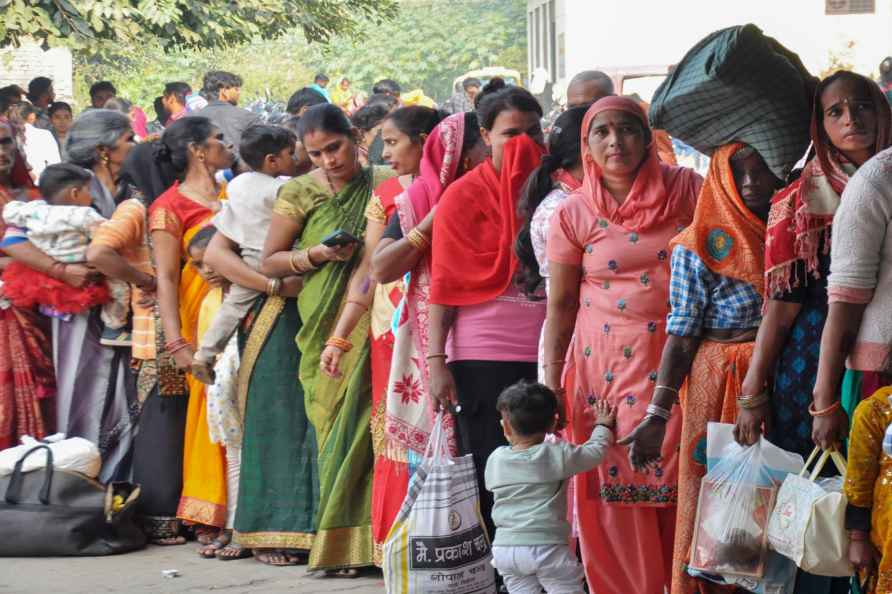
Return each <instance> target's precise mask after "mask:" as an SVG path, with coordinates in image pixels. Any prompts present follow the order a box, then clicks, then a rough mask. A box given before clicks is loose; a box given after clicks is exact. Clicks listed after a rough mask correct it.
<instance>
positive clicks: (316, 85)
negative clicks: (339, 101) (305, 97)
mask: <svg viewBox="0 0 892 594" xmlns="http://www.w3.org/2000/svg"><path fill="white" fill-rule="evenodd" d="M326 87H328V76H327V75H325V74H323V73H321V72H320V73H319V74H317V75H316V76H315V77H314V78H313V84H311V85H310V88H311V89H313V90H314V91H316V92H317V93H319V94H320V95H322V96H323V97H325V101H326V102H328V103H331V95H329V94H328V89H327V88H326Z"/></svg>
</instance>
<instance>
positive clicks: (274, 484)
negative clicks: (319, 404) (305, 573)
mask: <svg viewBox="0 0 892 594" xmlns="http://www.w3.org/2000/svg"><path fill="white" fill-rule="evenodd" d="M295 302H296V300H295V299H283V298H281V297H269V298H267V299H266V300H265V302H264V301H263V300H259V301H258V303H257V305H255V307H254V308H253V310H252V312H253V313H252V314H251V316H250V317H251V318H252V319H253V323H252V324H251V331H250V334H249V335H248V337H247V340H246V341H245V343H244V348H243V350H242V355H241V366H240V369H239V391H238V395H239V407H240V408H241V412H242V418H243V419H244V438H243V443H242V463H241V472H240V474H239V490H238V507H237V508H236V515H235V531H236V534H235V540H236V542H237V543H238V544H240V545H242V546H244V547H252V548H286V549H305V550H310V548H311V546H312V544H313V533H314V532H315V519H316V502H317V501H318V500H319V485H318V482H317V478H318V477H317V474H316V458H317V452H316V434H315V432H314V430H313V426H312V425H311V424H310V423H309V422H308V419H307V414H306V410H305V409H304V398H303V391H302V390H301V386H300V382H299V381H298V366H299V365H300V352H299V351H298V350H297V347H296V346H295V344H294V335H295V334H296V333H297V332H298V330H299V329H300V317H299V316H298V313H297V308H296V307H295Z"/></svg>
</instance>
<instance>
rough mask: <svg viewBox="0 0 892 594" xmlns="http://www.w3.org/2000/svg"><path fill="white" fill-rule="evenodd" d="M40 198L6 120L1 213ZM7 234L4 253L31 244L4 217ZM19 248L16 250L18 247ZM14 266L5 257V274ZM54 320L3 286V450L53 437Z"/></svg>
mask: <svg viewBox="0 0 892 594" xmlns="http://www.w3.org/2000/svg"><path fill="white" fill-rule="evenodd" d="M36 196H37V190H36V189H35V188H34V184H33V183H32V181H31V176H30V175H29V173H28V167H27V166H26V165H25V160H24V159H23V158H22V156H21V154H20V153H19V151H18V148H17V146H16V141H15V132H14V131H13V129H12V126H11V125H10V124H9V123H8V122H7V121H6V120H5V119H3V120H0V212H2V208H3V206H5V205H6V204H8V203H9V202H11V201H13V200H30V199H31V198H35V197H36ZM3 235H5V238H4V241H3V243H0V249H3V250H4V252H5V251H6V248H8V247H11V246H14V245H15V244H16V243H23V242H25V241H27V238H26V236H25V235H24V233H18V232H17V230H16V229H14V228H7V227H6V225H5V224H4V223H3V219H2V217H0V236H3ZM13 249H14V248H13ZM9 263H10V258H9V257H7V256H5V255H4V256H3V257H0V270H2V269H4V268H5V267H6V265H8V264H9ZM73 266H74V265H68V266H53V267H52V268H50V269H49V270H47V271H46V272H47V273H48V274H51V275H53V276H54V278H58V279H60V280H64V281H66V282H69V283H72V284H74V283H76V282H77V280H76V279H75V275H74V274H73V273H75V272H78V270H79V271H80V272H81V273H83V274H82V275H81V280H83V279H84V278H85V277H86V273H87V270H86V267H84V266H81V265H78V270H74V269H71V270H69V268H72V267H73ZM50 346H51V345H50V340H49V322H48V320H47V319H46V318H44V317H43V316H41V315H40V314H38V313H37V311H34V310H31V309H24V308H19V307H16V306H14V305H12V304H11V303H9V302H8V301H6V300H5V299H3V297H2V288H0V450H2V449H5V448H9V447H12V446H14V445H16V444H17V443H18V439H19V437H21V436H22V435H31V436H33V437H36V438H38V439H40V438H42V437H45V436H46V435H47V434H49V433H52V432H53V431H54V430H55V427H54V425H53V423H52V419H53V415H52V407H51V406H49V405H48V403H49V402H51V401H49V399H50V398H51V397H52V396H54V395H55V392H56V383H55V373H54V371H53V360H52V351H51V350H50Z"/></svg>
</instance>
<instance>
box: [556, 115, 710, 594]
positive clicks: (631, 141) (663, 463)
mask: <svg viewBox="0 0 892 594" xmlns="http://www.w3.org/2000/svg"><path fill="white" fill-rule="evenodd" d="M581 136H582V139H583V144H582V161H583V167H584V170H585V178H584V180H583V183H582V188H581V189H580V190H579V191H577V192H575V193H573V194H572V195H571V196H570V197H568V198H567V199H566V200H564V201H563V202H562V203H561V205H560V206H558V208H557V210H556V212H555V214H554V217H553V218H552V220H551V225H550V230H549V237H548V244H547V253H548V261H549V270H550V273H551V278H550V286H549V299H548V316H547V319H546V324H545V380H546V384H548V386H549V387H551V388H553V389H556V390H559V391H560V392H564V391H565V392H564V393H565V402H566V410H567V413H568V420H569V428H570V432H569V433H570V438H571V439H572V440H574V441H575V442H576V443H582V442H584V441H585V440H586V439H587V438H588V436H589V435H590V434H591V431H592V424H593V423H594V417H593V416H592V415H590V414H587V413H588V409H589V408H590V407H591V406H592V405H593V404H594V403H595V402H597V401H598V400H601V399H607V400H609V401H610V403H611V404H612V405H614V406H616V407H617V410H618V415H617V435H618V436H619V437H620V438H623V437H625V436H627V435H628V434H629V433H630V432H631V431H632V430H633V429H634V428H635V427H637V426H638V424H639V423H640V422H641V421H642V420H643V419H644V417H645V416H646V415H647V414H648V410H647V409H648V404H649V403H650V397H651V394H652V393H653V390H654V382H655V380H656V377H657V373H656V372H657V369H658V368H659V363H660V354H661V351H662V349H663V343H664V342H665V340H666V330H665V325H666V315H667V314H668V312H669V306H668V300H669V277H670V270H669V251H668V250H669V240H670V239H672V237H673V236H675V235H676V234H677V233H678V232H679V231H680V230H681V229H683V228H684V227H685V226H687V225H688V224H689V223H690V222H691V218H692V217H693V213H694V205H695V202H696V198H697V194H698V192H699V190H700V185H701V183H702V179H701V178H700V176H698V175H697V174H696V173H694V172H693V171H691V170H689V169H685V168H681V167H672V166H669V165H666V164H664V163H661V162H660V161H659V159H658V157H657V153H656V148H655V144H654V142H653V134H652V131H651V130H650V128H649V126H648V124H647V116H646V115H645V114H644V112H643V111H642V110H641V108H640V107H639V106H638V104H637V103H635V102H634V101H632V100H630V99H627V98H624V97H607V98H604V99H601V100H599V101H598V102H597V103H595V104H594V105H592V107H591V108H589V111H588V113H587V114H586V116H585V119H584V120H583V123H582V134H581ZM680 426H681V422H680V419H679V416H678V415H675V417H674V418H673V420H672V421H670V423H669V425H668V427H667V429H666V439H665V442H664V447H663V451H662V459H661V460H660V461H659V462H658V463H656V464H654V465H652V466H651V467H650V468H649V469H648V471H647V472H638V471H636V469H635V468H633V467H632V465H631V463H630V460H629V457H628V451H627V449H626V448H625V447H623V445H622V442H620V443H619V444H617V445H614V446H612V447H611V448H610V450H609V452H608V454H607V457H606V459H605V461H604V463H603V464H601V465H600V466H598V468H596V469H595V470H593V471H591V472H588V473H586V474H583V475H579V476H578V477H577V479H576V501H575V504H576V516H577V522H578V530H579V543H580V548H581V550H582V560H583V564H584V566H585V571H586V576H587V579H588V582H589V586H590V587H591V588H592V591H594V592H598V594H620V593H623V594H625V593H628V592H640V593H642V594H661V593H662V592H663V591H664V588H666V587H668V586H669V583H670V578H671V562H672V547H673V538H674V528H675V503H676V497H677V486H676V481H677V473H678V458H677V453H676V451H677V447H678V441H679V429H680Z"/></svg>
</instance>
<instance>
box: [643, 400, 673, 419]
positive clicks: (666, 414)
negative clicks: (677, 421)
mask: <svg viewBox="0 0 892 594" xmlns="http://www.w3.org/2000/svg"><path fill="white" fill-rule="evenodd" d="M645 413H646V415H647V416H653V417H659V418H661V419H663V420H664V421H668V420H669V419H671V418H672V411H671V410H669V409H668V408H663V407H662V406H660V405H658V404H654V403H653V402H651V403H650V404H648V405H647V409H646V410H645Z"/></svg>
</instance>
